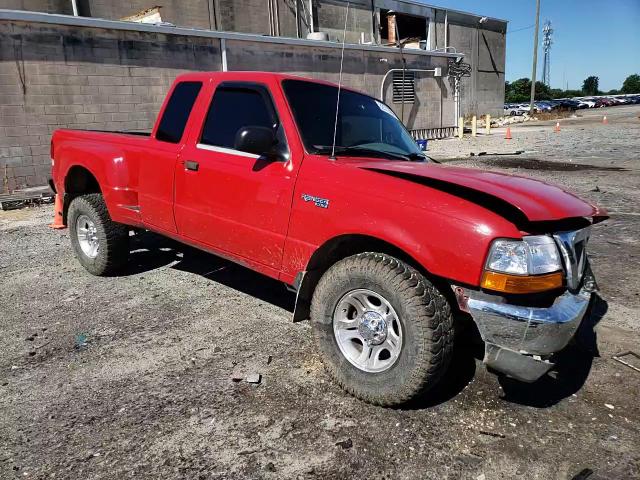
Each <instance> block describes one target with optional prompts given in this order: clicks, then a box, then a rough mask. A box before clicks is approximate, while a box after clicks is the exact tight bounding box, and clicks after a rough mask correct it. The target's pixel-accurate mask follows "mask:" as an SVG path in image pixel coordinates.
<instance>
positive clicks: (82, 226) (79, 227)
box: [76, 215, 100, 258]
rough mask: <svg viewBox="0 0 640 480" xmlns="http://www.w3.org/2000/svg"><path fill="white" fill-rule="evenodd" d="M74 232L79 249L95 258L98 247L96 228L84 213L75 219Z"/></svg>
mask: <svg viewBox="0 0 640 480" xmlns="http://www.w3.org/2000/svg"><path fill="white" fill-rule="evenodd" d="M76 234H77V236H78V243H79V244H80V249H81V250H82V253H84V254H85V255H86V256H87V257H89V258H96V257H97V256H98V250H99V248H100V242H99V240H98V228H97V227H96V224H95V223H94V222H93V220H91V219H90V218H89V217H88V216H86V215H80V216H79V217H78V219H77V220H76Z"/></svg>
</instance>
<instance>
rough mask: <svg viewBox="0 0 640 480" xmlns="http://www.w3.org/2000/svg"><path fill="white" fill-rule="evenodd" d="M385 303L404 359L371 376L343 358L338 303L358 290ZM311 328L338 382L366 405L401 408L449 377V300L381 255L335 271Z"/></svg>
mask: <svg viewBox="0 0 640 480" xmlns="http://www.w3.org/2000/svg"><path fill="white" fill-rule="evenodd" d="M363 288H364V289H369V290H373V291H374V292H376V293H379V294H380V295H382V296H383V297H384V298H386V299H387V300H388V301H389V302H390V303H391V305H392V306H393V308H394V310H395V311H396V313H397V315H398V320H399V321H400V323H401V325H402V331H403V332H404V333H403V345H402V350H401V353H400V356H399V357H398V359H397V360H396V362H395V363H394V364H393V365H392V366H391V367H390V368H389V369H388V370H385V371H383V372H380V373H367V372H365V371H363V370H360V369H359V368H357V367H356V366H354V365H353V364H352V363H351V362H349V360H347V358H346V357H345V356H344V355H343V354H342V352H341V351H340V348H339V346H338V344H337V342H336V339H335V336H334V332H333V314H334V310H335V308H336V306H337V304H338V301H339V300H340V299H341V298H342V297H343V295H345V294H346V293H347V292H349V291H351V290H354V289H363ZM311 322H312V326H313V332H314V338H315V341H316V345H317V348H318V350H319V352H320V354H321V356H322V361H323V363H324V365H325V367H326V369H327V370H328V372H329V374H330V375H331V377H333V379H334V380H335V381H336V382H337V383H338V384H339V385H340V386H341V387H342V388H344V389H345V390H346V391H347V392H349V393H350V394H352V395H353V396H355V397H357V398H359V399H361V400H364V401H365V402H368V403H372V404H375V405H381V406H397V405H401V404H404V403H407V402H409V401H411V400H413V399H415V398H416V397H419V396H421V395H423V394H425V393H426V392H427V391H429V390H430V389H432V388H433V387H434V386H436V385H437V383H438V381H439V380H440V379H441V378H442V376H443V375H444V374H445V372H446V371H447V367H448V366H449V363H450V360H451V356H452V350H453V337H454V328H453V316H452V314H451V307H450V305H449V303H448V301H447V299H446V298H445V297H444V296H443V295H442V294H441V293H440V292H439V291H438V290H437V289H436V287H435V286H434V285H433V284H432V283H431V282H429V280H427V279H426V278H425V277H424V275H422V274H421V273H420V272H418V271H417V270H415V269H414V268H412V267H410V266H409V265H407V264H406V263H404V262H402V261H400V260H398V259H397V258H394V257H392V256H390V255H385V254H381V253H370V252H368V253H361V254H358V255H354V256H351V257H348V258H345V259H343V260H341V261H339V262H337V263H336V264H335V265H333V266H332V267H331V268H329V270H327V272H326V273H325V274H324V275H323V276H322V278H321V279H320V282H319V283H318V285H317V287H316V290H315V292H314V294H313V299H312V303H311Z"/></svg>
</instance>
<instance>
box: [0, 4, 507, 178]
mask: <svg viewBox="0 0 640 480" xmlns="http://www.w3.org/2000/svg"><path fill="white" fill-rule="evenodd" d="M346 13H347V2H345V1H342V0H154V1H151V0H112V1H110V0H0V176H1V177H2V183H1V186H0V191H9V190H13V189H15V188H20V187H24V186H34V185H42V184H44V183H45V182H46V179H47V176H48V172H49V166H50V158H49V142H50V136H51V132H52V131H53V130H55V129H56V128H62V127H66V128H88V129H100V130H149V129H151V127H152V125H153V121H154V119H155V115H156V113H157V111H158V109H159V108H160V104H161V102H162V100H163V99H164V94H165V92H166V90H167V89H168V87H169V85H170V84H171V82H172V81H173V79H174V78H175V76H176V75H178V74H180V73H183V72H186V71H194V70H268V71H281V72H287V73H292V74H297V75H301V76H308V77H313V78H322V79H326V80H331V81H337V80H338V72H339V66H340V53H341V44H340V41H341V40H342V32H343V28H344V23H345V15H346ZM506 26H507V24H506V22H505V21H503V20H498V19H492V18H487V17H483V16H480V15H475V14H470V13H464V12H459V11H454V10H449V9H444V8H439V7H436V6H431V5H426V4H422V3H419V2H416V1H413V0H353V1H351V2H349V16H348V18H347V31H346V42H347V45H346V47H345V59H344V73H343V82H344V84H345V85H347V86H349V87H351V88H355V89H358V90H361V91H365V92H367V93H369V94H370V95H372V96H375V97H378V98H380V97H381V98H382V99H383V100H384V101H385V102H386V103H388V104H389V105H390V106H391V107H392V108H393V109H394V111H395V112H396V113H397V114H398V116H399V117H401V118H402V120H403V121H404V123H405V124H406V125H407V127H408V128H409V129H410V130H412V131H413V132H414V134H415V135H416V136H420V137H431V138H433V137H442V136H447V135H451V134H453V133H454V128H455V125H456V118H457V117H458V116H464V115H471V114H476V115H483V114H487V113H488V114H491V115H497V114H501V113H502V104H503V101H504V65H505V33H506ZM403 70H404V72H403Z"/></svg>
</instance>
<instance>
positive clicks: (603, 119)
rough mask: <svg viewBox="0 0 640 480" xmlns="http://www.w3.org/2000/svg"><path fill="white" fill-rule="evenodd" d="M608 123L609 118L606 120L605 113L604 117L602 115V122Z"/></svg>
mask: <svg viewBox="0 0 640 480" xmlns="http://www.w3.org/2000/svg"><path fill="white" fill-rule="evenodd" d="M608 123H609V120H607V116H606V115H605V116H604V117H602V124H603V125H607V124H608Z"/></svg>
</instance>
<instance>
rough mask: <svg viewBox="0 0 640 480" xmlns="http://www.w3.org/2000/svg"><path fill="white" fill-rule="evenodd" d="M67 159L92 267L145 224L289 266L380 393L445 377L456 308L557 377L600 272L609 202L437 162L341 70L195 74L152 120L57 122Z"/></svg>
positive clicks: (115, 253)
mask: <svg viewBox="0 0 640 480" xmlns="http://www.w3.org/2000/svg"><path fill="white" fill-rule="evenodd" d="M338 92H340V93H338ZM338 94H339V95H340V102H339V111H338V115H337V120H336V104H337V99H338ZM334 125H335V127H336V130H335V132H334ZM334 136H335V137H334ZM334 138H335V152H334V154H333V155H332V150H333V148H332V147H333V145H334ZM51 157H52V159H51V161H52V177H53V179H52V185H53V187H54V189H55V190H56V192H57V193H58V194H59V195H60V196H61V198H62V199H63V219H64V222H65V224H67V225H68V226H69V228H70V234H71V242H72V245H73V249H74V251H75V254H76V256H77V258H78V260H79V261H80V263H81V264H82V265H83V266H84V267H85V268H86V269H87V270H88V271H89V272H90V273H92V274H94V275H107V274H112V273H114V272H116V271H117V270H118V269H119V268H120V267H122V266H123V265H124V264H125V263H126V262H127V255H128V239H129V231H130V230H131V229H134V228H142V229H147V230H152V231H154V232H157V233H160V234H162V235H166V236H168V237H172V238H174V239H176V240H179V241H180V242H184V243H185V244H189V245H192V246H195V247H197V248H200V249H202V250H206V251H208V252H212V253H214V254H216V255H220V256H222V257H226V258H228V259H231V260H233V261H235V262H238V263H240V264H242V265H245V266H247V267H249V268H251V269H254V270H257V271H259V272H261V273H263V274H265V275H267V276H269V277H273V278H276V279H279V280H281V281H282V282H284V283H285V284H287V285H289V286H290V287H291V288H293V289H295V291H296V292H297V299H296V305H295V311H294V320H302V319H307V318H310V319H311V322H312V324H313V331H314V337H315V340H316V344H317V347H318V349H319V351H320V353H321V356H322V359H323V361H324V363H325V365H326V367H327V369H328V371H329V372H330V374H331V376H332V377H333V378H334V379H335V380H336V381H337V382H338V383H339V384H340V385H341V386H342V387H344V388H345V389H346V390H347V391H348V392H350V393H351V394H353V395H355V396H357V397H359V398H361V399H363V400H366V401H369V402H371V403H375V404H378V405H397V404H400V403H403V402H406V401H408V400H411V399H412V398H414V397H416V396H417V395H419V394H422V393H424V392H426V391H427V390H429V389H431V388H433V387H434V386H436V385H437V383H438V380H439V379H440V378H442V376H443V375H445V374H446V372H447V366H448V364H449V361H450V359H451V354H452V347H453V343H454V318H456V321H460V322H465V321H473V322H475V324H476V325H477V328H478V331H479V333H480V335H481V337H482V340H483V341H484V344H485V357H484V362H485V363H486V364H487V365H488V366H489V367H490V368H492V369H493V370H495V371H498V372H501V373H503V374H506V375H509V376H511V377H514V378H517V379H520V380H522V381H529V382H530V381H534V380H536V379H538V378H539V377H541V376H542V375H544V374H546V372H547V371H549V369H551V367H552V366H553V354H554V353H556V352H558V351H559V350H561V349H562V348H563V347H564V346H565V345H566V344H567V343H568V341H569V340H570V339H571V338H572V336H573V335H574V333H575V332H576V329H577V328H578V326H579V324H580V322H581V320H582V318H583V316H584V315H585V312H586V311H587V308H588V305H589V302H590V299H591V296H592V291H593V289H594V288H595V281H594V279H593V276H592V274H591V270H590V269H589V264H588V259H587V255H586V244H587V240H588V238H589V230H590V226H591V225H592V224H593V223H596V222H598V221H601V220H603V219H605V218H606V212H605V211H604V210H602V209H599V208H597V207H595V206H593V205H591V204H589V203H587V202H585V201H584V200H581V199H580V198H578V197H576V196H575V195H573V194H571V193H568V192H566V191H564V190H562V189H560V188H558V187H556V186H552V185H548V184H546V183H543V182H540V181H537V180H532V179H528V178H524V177H520V176H514V175H505V174H501V173H493V172H487V171H482V170H477V169H466V168H458V167H449V166H444V165H440V164H437V163H436V162H434V161H431V160H430V159H429V158H427V157H425V156H424V155H423V153H422V151H421V150H420V149H419V148H418V146H417V145H416V143H415V142H414V141H413V139H412V138H411V136H410V134H409V133H408V132H407V130H406V129H405V128H404V126H403V125H402V123H401V122H400V121H399V120H398V118H397V117H396V116H395V115H394V113H393V112H392V110H391V109H390V108H389V107H388V106H386V105H385V104H384V103H382V102H380V101H379V100H376V99H375V98H372V97H370V96H367V95H364V94H361V93H358V92H355V91H352V90H349V89H344V88H343V89H342V90H341V91H340V90H339V89H338V87H337V86H335V85H333V84H329V83H326V82H319V81H313V80H308V79H302V78H297V77H292V76H286V75H280V74H273V73H260V72H226V73H194V74H187V75H183V76H180V77H178V78H177V80H176V81H175V83H174V85H173V86H172V88H171V90H170V92H169V94H168V96H167V99H166V100H165V102H164V105H163V106H162V109H161V111H160V114H159V116H158V120H157V122H156V124H155V126H154V128H153V130H152V132H151V133H150V134H131V133H118V132H96V131H73V130H58V131H56V132H55V133H54V135H53V139H52V143H51Z"/></svg>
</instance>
